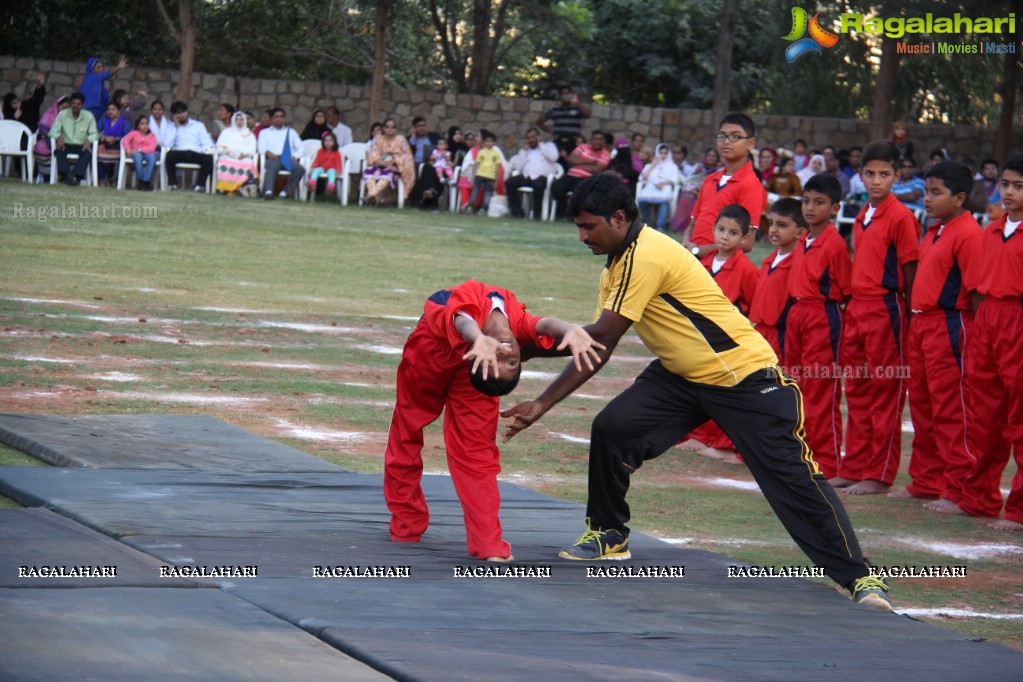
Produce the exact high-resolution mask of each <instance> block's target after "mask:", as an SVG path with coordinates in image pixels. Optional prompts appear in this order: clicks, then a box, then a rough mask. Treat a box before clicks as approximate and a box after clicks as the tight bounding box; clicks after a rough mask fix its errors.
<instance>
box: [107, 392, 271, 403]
mask: <svg viewBox="0 0 1023 682" xmlns="http://www.w3.org/2000/svg"><path fill="white" fill-rule="evenodd" d="M98 393H100V394H102V395H103V396H105V397H108V398H116V399H121V400H149V401H152V402H158V403H160V402H164V403H193V404H196V405H251V404H253V403H265V402H266V401H267V400H268V399H267V398H242V397H235V396H226V395H223V396H222V395H200V394H197V393H141V392H133V391H126V392H119V391H104V390H100V391H98Z"/></svg>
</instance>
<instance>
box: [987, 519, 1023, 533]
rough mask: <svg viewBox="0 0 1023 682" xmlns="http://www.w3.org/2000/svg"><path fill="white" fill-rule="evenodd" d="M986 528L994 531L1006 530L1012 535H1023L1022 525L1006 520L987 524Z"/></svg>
mask: <svg viewBox="0 0 1023 682" xmlns="http://www.w3.org/2000/svg"><path fill="white" fill-rule="evenodd" d="M987 527H988V528H994V529H995V530H1007V531H1010V532H1013V533H1023V523H1017V522H1016V521H1010V520H1008V519H1002V520H1000V521H995V522H993V523H989V524H987Z"/></svg>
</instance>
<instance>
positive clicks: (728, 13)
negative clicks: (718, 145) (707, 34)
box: [711, 0, 739, 127]
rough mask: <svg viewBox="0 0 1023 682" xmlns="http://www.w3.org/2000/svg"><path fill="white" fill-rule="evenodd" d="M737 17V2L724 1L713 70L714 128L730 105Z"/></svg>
mask: <svg viewBox="0 0 1023 682" xmlns="http://www.w3.org/2000/svg"><path fill="white" fill-rule="evenodd" d="M738 15H739V0H724V3H723V7H722V9H721V28H720V30H719V32H718V42H717V64H716V66H715V68H714V101H713V104H712V105H711V111H712V112H713V119H714V126H715V127H716V126H717V122H718V121H720V120H721V118H722V117H723V116H724V115H725V114H727V113H728V110H729V108H730V107H731V104H732V48H733V47H734V46H735V24H736V20H737V17H738Z"/></svg>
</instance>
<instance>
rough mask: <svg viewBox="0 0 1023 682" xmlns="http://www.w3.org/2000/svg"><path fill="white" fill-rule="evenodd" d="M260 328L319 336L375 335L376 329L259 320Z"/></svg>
mask: <svg viewBox="0 0 1023 682" xmlns="http://www.w3.org/2000/svg"><path fill="white" fill-rule="evenodd" d="M256 324H258V325H259V326H260V327H271V328H275V329H294V330H295V331H300V332H313V333H319V334H375V333H377V330H376V329H366V328H362V327H339V326H335V325H332V324H307V323H304V322H274V321H272V320H259V321H258V322H256Z"/></svg>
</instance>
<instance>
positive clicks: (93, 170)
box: [50, 141, 99, 187]
mask: <svg viewBox="0 0 1023 682" xmlns="http://www.w3.org/2000/svg"><path fill="white" fill-rule="evenodd" d="M97 144H99V143H98V142H93V143H92V161H91V162H90V163H89V167H88V169H86V172H85V184H86V185H88V186H90V187H96V186H97V185H98V179H99V157H97V156H96V145H97ZM50 149H51V150H52V149H53V143H52V141H51V143H50ZM77 160H78V154H68V155H67V164H68V166H74V165H75V161H77ZM57 176H58V173H57V154H56V153H55V152H51V155H50V184H51V185H56V184H57Z"/></svg>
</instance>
